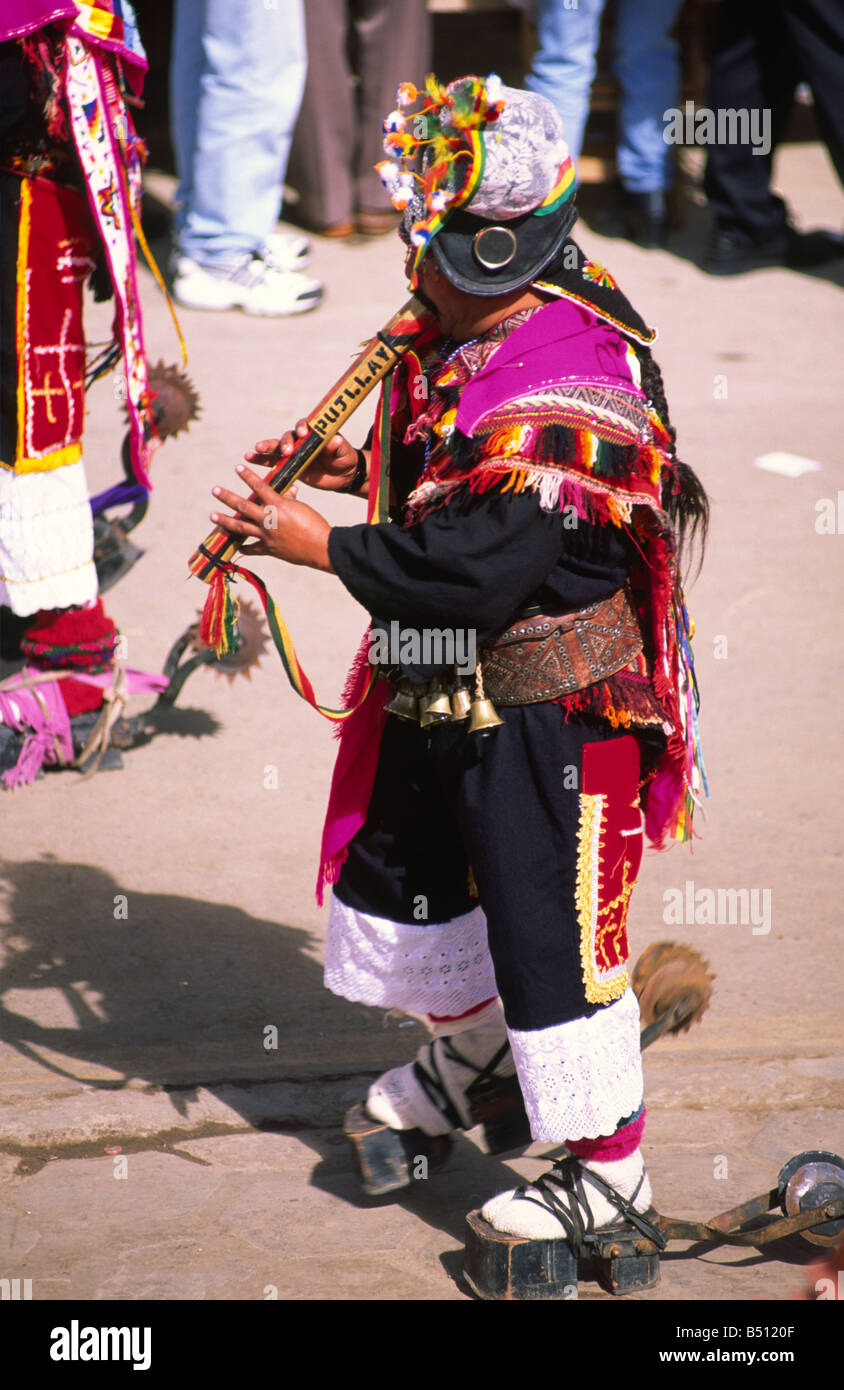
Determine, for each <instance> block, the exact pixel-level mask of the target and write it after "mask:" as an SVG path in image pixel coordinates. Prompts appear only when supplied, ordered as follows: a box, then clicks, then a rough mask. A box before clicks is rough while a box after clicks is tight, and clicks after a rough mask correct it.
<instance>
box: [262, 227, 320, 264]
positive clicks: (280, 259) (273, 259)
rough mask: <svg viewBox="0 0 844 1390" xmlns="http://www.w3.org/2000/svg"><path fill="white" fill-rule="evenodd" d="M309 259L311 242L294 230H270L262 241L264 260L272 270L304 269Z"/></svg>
mask: <svg viewBox="0 0 844 1390" xmlns="http://www.w3.org/2000/svg"><path fill="white" fill-rule="evenodd" d="M310 259H311V243H310V242H309V241H308V238H307V237H304V236H298V235H296V234H295V233H294V232H270V235H269V236H268V237H267V239H266V241H265V242H264V260H265V261H266V262H267V263H268V264H269V265H271V266H272V268H273V270H304V269H305V266H306V265H307V264H308V261H309V260H310Z"/></svg>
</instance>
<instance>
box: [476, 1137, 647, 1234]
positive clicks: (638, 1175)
mask: <svg viewBox="0 0 844 1390" xmlns="http://www.w3.org/2000/svg"><path fill="white" fill-rule="evenodd" d="M578 1161H579V1162H580V1165H581V1168H582V1169H583V1170H584V1171H585V1172H592V1173H595V1174H596V1175H597V1176H598V1177H600V1178H603V1179H604V1181H605V1182H606V1183H608V1184H609V1186H610V1187H612V1188H614V1189H615V1191H616V1192H618V1193H619V1195H620V1196H622V1197H624V1198H625V1199H626V1200H627V1201H630V1199H631V1198H632V1197H633V1193H634V1192H636V1188H637V1187H638V1186H639V1182H640V1180H641V1179H642V1178H644V1181H642V1185H641V1187H639V1190H638V1193H637V1194H636V1199H635V1201H634V1202H633V1203H632V1205H633V1209H634V1211H637V1212H644V1211H647V1210H648V1208H649V1207H650V1205H651V1184H650V1181H649V1179H648V1176H647V1173H646V1172H645V1164H644V1160H643V1158H642V1151H641V1149H636V1150H635V1151H634V1152H633V1153H632V1154H628V1156H627V1157H626V1158H618V1159H615V1160H614V1161H613V1162H612V1163H600V1162H597V1161H596V1160H594V1159H588V1160H582V1159H581V1160H578ZM553 1173H554V1169H551V1171H550V1173H548V1174H545V1179H546V1181H548V1180H549V1179H551V1180H550V1181H548V1187H549V1189H550V1191H551V1193H552V1194H553V1197H554V1200H555V1201H557V1202H559V1203H560V1205H561V1206H563V1207H564V1208H565V1209H566V1211H568V1212H571V1210H572V1206H573V1205H579V1204H577V1203H576V1198H575V1196H574V1193H572V1192H566V1191H565V1190H564V1189H563V1188H562V1187H561V1186H558V1184H557V1183H556V1182H554V1181H553ZM581 1181H582V1182H583V1189H584V1196H585V1200H586V1203H587V1205H588V1208H589V1210H590V1211H591V1213H592V1221H593V1224H594V1226H595V1228H596V1229H600V1228H601V1227H602V1226H613V1225H615V1224H616V1222H619V1221H622V1220H623V1219H624V1218H623V1216H622V1215H621V1214H620V1213H619V1211H618V1208H617V1207H615V1206H613V1204H612V1202H610V1201H609V1200H608V1199H607V1197H605V1196H604V1194H603V1193H602V1192H599V1191H598V1189H597V1188H596V1187H593V1186H592V1184H591V1183H590V1182H589V1180H588V1178H586V1177H582V1179H581ZM528 1199H530V1200H528ZM481 1215H482V1216H483V1218H484V1220H485V1221H488V1222H489V1224H490V1226H493V1227H494V1228H495V1230H496V1231H503V1232H505V1233H506V1234H507V1235H511V1236H522V1237H524V1238H526V1239H528V1240H558V1239H559V1240H565V1238H566V1229H565V1226H564V1225H563V1223H562V1222H561V1221H560V1220H558V1218H557V1217H556V1216H555V1215H554V1211H553V1207H552V1204H551V1202H550V1201H549V1199H548V1197H547V1195H546V1192H545V1191H543V1189H542V1188H539V1187H533V1186H529V1187H525V1188H522V1189H518V1188H516V1189H511V1190H510V1191H509V1192H500V1193H499V1194H498V1196H497V1197H492V1198H490V1200H489V1201H488V1202H487V1203H486V1205H485V1206H484V1207H483V1209H482V1211H481ZM580 1219H581V1222H582V1224H583V1225H584V1226H585V1225H586V1224H587V1220H588V1218H587V1215H586V1213H585V1212H584V1211H582V1210H581V1212H580Z"/></svg>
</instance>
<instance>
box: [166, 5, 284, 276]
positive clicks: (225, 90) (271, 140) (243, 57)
mask: <svg viewBox="0 0 844 1390" xmlns="http://www.w3.org/2000/svg"><path fill="white" fill-rule="evenodd" d="M306 63H307V58H306V49H305V20H304V11H303V5H302V0H250V3H249V4H233V3H232V0H176V8H175V18H174V25H173V58H172V65H171V69H170V110H171V126H172V135H173V145H174V148H175V151H176V165H177V169H178V173H179V188H178V192H177V195H176V197H177V200H178V203H179V205H180V206H179V209H178V212H177V215H176V227H177V231H178V238H177V239H178V251H179V252H180V254H182V255H184V256H190V257H191V259H192V260H195V261H198V262H199V263H200V264H202V265H220V264H226V263H230V262H232V261H233V260H236V259H237V258H238V257H240V256H243V255H244V254H245V253H250V252H253V251H257V250H259V249H260V248H261V247H262V246H263V244H264V241H265V240H266V237H267V235H268V234H269V233H270V232H271V231H272V229H273V226H274V225H275V220H276V218H277V217H278V214H279V210H280V208H281V198H282V186H283V183H284V174H285V170H286V168H287V158H288V155H289V153H290V142H291V139H292V136H293V127H294V124H295V122H296V116H297V114H298V111H299V105H300V102H301V100H302V90H303V87H304V84H305V70H306Z"/></svg>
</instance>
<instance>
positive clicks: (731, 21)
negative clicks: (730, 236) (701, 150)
mask: <svg viewBox="0 0 844 1390" xmlns="http://www.w3.org/2000/svg"><path fill="white" fill-rule="evenodd" d="M798 82H806V83H808V85H809V86H810V87H811V89H812V93H813V96H814V99H815V109H816V112H817V118H818V125H819V127H820V132H821V136H822V138H823V140H824V141H825V142H826V145H827V148H828V150H829V153H830V157H831V159H832V162H833V164H834V165H835V168H836V170H837V173H838V177H839V178H840V179H841V181H842V183H844V5H843V4H842V2H841V0H724V3H723V4H722V6H721V13H720V17H719V28H718V35H717V39H716V45H715V52H714V54H713V59H712V68H711V74H710V87H709V105H710V107H711V108H712V109H713V110H714V111H717V110H719V109H727V110H729V109H739V110H740V109H742V108H748V109H750V110H753V109H761V110H770V112H771V137H772V148H771V152H770V153H769V154H767V155H761V154H754V153H753V148H752V146H751V145H749V144H735V145H729V144H723V145H713V146H711V148H710V150H709V155H708V159H707V164H706V178H705V182H704V187H705V189H706V195H707V198H708V199H709V205H710V207H711V208H712V211H713V213H714V215H715V220H716V224H717V225H718V226H719V227H720V228H722V229H725V230H739V231H742V232H746V233H747V234H748V235H749V236H751V237H752V238H753V239H754V240H757V241H761V240H765V239H766V238H768V237H772V236H776V235H777V233H778V232H781V231H782V230H783V229H784V226H785V221H786V209H785V206H784V204H783V202H782V200H781V199H780V198H777V197H776V196H775V195H774V194H772V193H771V189H770V180H771V165H772V161H773V154H774V151H775V150H776V147H777V144H778V143H779V142H780V141H781V140H782V137H783V134H784V132H785V127H786V124H787V121H788V116H789V113H790V110H791V105H792V101H793V97H794V89H795V87H796V86H797V83H798Z"/></svg>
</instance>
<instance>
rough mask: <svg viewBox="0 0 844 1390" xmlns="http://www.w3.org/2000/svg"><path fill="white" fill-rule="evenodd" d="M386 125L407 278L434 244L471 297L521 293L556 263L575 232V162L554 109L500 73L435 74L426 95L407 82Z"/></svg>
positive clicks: (384, 173)
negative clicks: (446, 77) (441, 78)
mask: <svg viewBox="0 0 844 1390" xmlns="http://www.w3.org/2000/svg"><path fill="white" fill-rule="evenodd" d="M396 101H397V105H396V109H395V110H394V111H391V112H390V114H389V116H387V118H386V120H385V121H384V149H385V151H386V153H387V154H388V155H389V156H390V157H389V158H388V159H386V160H384V161H383V162H382V163H381V164H379V165H378V166H377V168H378V172H379V174H380V175H381V178H382V180H383V182H384V185H385V187H386V188H387V191H388V192H389V194H390V197H391V199H392V202H393V206H394V207H396V208H398V209H400V210H401V211H402V212H403V213H404V217H403V220H402V234H403V236H404V238H405V240H406V241H407V242H408V244H409V245H410V246H411V248H413V250H414V252H415V254H414V258H413V262H412V279H411V283H412V285H413V286H414V287H415V285H416V274H417V271H418V268H419V263H420V261H421V259H422V257H423V256H424V254H425V252H426V251H427V250H428V249H429V248H431V250H432V252H433V255H434V256H435V257H436V260H437V262H438V263H439V265H440V267H441V268H442V270H443V272H444V274H445V275H446V276H447V278H448V279H449V280H450V281H451V282H452V284H454V285H456V286H457V288H458V289H462V290H465V291H466V292H467V293H469V294H479V295H496V294H505V293H507V292H509V291H510V290H514V289H519V288H521V287H522V286H524V285H527V284H530V282H531V281H532V280H533V279H534V278H535V276H536V275H538V274H539V273H540V272H541V270H542V269H543V268H544V267H545V266H546V265H548V263H549V262H550V261H551V260H553V258H554V256H555V255H556V253H557V251H558V250H559V248H560V247H561V245H562V244H563V242H564V240H565V238H566V235H567V233H568V232H569V231H570V230H571V227H572V225H573V223H574V220H575V218H576V216H577V213H576V211H575V208H574V192H575V178H574V166H573V165H572V161H571V157H570V155H569V151H568V146H567V145H566V142H565V140H564V139H563V126H562V121H561V120H560V117H559V114H558V113H557V111H556V108H555V107H554V106H552V104H551V102H550V101H548V100H546V98H545V97H541V96H538V95H537V94H536V93H534V92H526V91H521V90H519V89H517V88H513V87H505V86H504V85H503V84H502V82H501V79H500V78H499V77H497V76H496V75H495V74H492V75H491V76H489V77H487V78H486V79H484V78H480V77H461V78H458V80H457V81H456V82H451V83H449V85H448V86H447V87H444V86H442V85H440V83H438V82H437V80H436V79H435V78H434V77H429V78H428V79H427V82H426V85H425V89H424V91H421V92H420V91H418V90H417V89H416V87H414V86H413V84H412V83H409V82H403V83H402V84H401V86H400V87H399V88H398V91H397V94H396Z"/></svg>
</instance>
